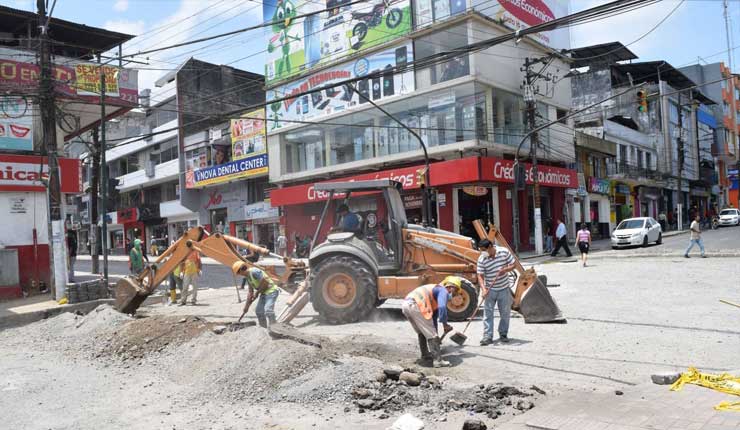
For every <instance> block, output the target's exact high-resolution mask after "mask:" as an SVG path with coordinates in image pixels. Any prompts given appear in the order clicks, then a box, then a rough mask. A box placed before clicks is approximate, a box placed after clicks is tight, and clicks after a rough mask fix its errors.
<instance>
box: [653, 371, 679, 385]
mask: <svg viewBox="0 0 740 430" xmlns="http://www.w3.org/2000/svg"><path fill="white" fill-rule="evenodd" d="M680 377H681V372H673V371H667V372H657V373H653V374H652V375H650V379H652V381H653V384H658V385H671V384H673V383H674V382H676V381H678V378H680Z"/></svg>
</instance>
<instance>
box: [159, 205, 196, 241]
mask: <svg viewBox="0 0 740 430" xmlns="http://www.w3.org/2000/svg"><path fill="white" fill-rule="evenodd" d="M159 215H160V216H161V217H162V218H166V220H167V221H166V226H167V232H166V239H167V243H168V244H169V245H171V244H172V243H173V242H174V241H176V240H177V239H179V238H180V237H182V235H183V233H185V232H186V231H188V230H189V229H191V228H193V227H196V226H197V225H198V214H197V213H194V212H192V211H190V210H189V209H188V208H186V207H184V206H182V205H180V202H179V201H177V200H174V201H169V202H163V203H160V204H159ZM160 237H163V236H160Z"/></svg>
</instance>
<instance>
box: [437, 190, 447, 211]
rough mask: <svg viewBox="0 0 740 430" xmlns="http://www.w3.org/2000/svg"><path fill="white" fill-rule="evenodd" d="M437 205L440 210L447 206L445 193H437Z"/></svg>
mask: <svg viewBox="0 0 740 430" xmlns="http://www.w3.org/2000/svg"><path fill="white" fill-rule="evenodd" d="M437 204H438V205H439V207H441V208H443V207H445V206H447V194H445V193H439V194H437Z"/></svg>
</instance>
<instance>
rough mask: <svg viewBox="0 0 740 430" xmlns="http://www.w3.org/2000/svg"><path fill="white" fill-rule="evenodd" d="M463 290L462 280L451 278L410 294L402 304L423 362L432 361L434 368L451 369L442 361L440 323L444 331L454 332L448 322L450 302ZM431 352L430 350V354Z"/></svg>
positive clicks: (419, 288)
mask: <svg viewBox="0 0 740 430" xmlns="http://www.w3.org/2000/svg"><path fill="white" fill-rule="evenodd" d="M461 291H462V279H460V278H459V277H457V276H448V277H446V278H445V279H444V280H442V282H440V283H439V284H436V285H435V284H427V285H422V286H420V287H417V288H416V289H415V290H414V291H412V292H410V293H409V294H408V295H407V296H406V299H405V300H404V301H403V304H401V311H402V312H403V315H404V316H405V317H406V319H407V320H408V321H409V323H410V324H411V327H412V328H413V329H414V331H415V332H416V336H417V338H418V340H419V349H420V350H421V359H422V360H433V362H432V365H433V366H434V367H448V366H449V365H450V362H449V361H446V360H443V359H442V347H441V344H442V340H441V339H440V337H439V335H438V334H437V333H438V332H437V321H439V322H440V323H442V327H444V332H445V333H448V332H450V331H452V326H451V325H449V324H448V322H447V301H448V300H449V299H450V298H452V296H453V295H454V294H460V292H461ZM430 350H431V351H430Z"/></svg>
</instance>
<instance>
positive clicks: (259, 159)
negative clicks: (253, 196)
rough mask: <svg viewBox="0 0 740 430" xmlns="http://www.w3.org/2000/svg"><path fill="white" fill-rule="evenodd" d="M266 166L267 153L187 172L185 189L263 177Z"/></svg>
mask: <svg viewBox="0 0 740 430" xmlns="http://www.w3.org/2000/svg"><path fill="white" fill-rule="evenodd" d="M267 166H268V165H267V153H262V154H256V155H252V156H249V157H246V158H242V159H240V160H234V161H230V162H228V163H225V164H219V165H216V166H210V167H204V168H201V169H197V170H188V171H187V172H186V173H185V187H186V188H198V187H204V186H206V185H214V184H221V183H224V182H229V181H233V180H235V179H242V178H250V177H252V176H258V175H264V174H266V173H267Z"/></svg>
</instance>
